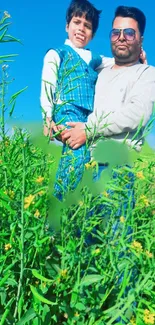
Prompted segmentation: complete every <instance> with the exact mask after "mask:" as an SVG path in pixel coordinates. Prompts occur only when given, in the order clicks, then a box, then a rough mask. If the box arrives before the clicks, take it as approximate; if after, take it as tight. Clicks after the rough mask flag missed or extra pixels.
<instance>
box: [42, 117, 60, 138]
mask: <svg viewBox="0 0 155 325" xmlns="http://www.w3.org/2000/svg"><path fill="white" fill-rule="evenodd" d="M63 128H64V126H63V125H56V124H55V123H54V122H53V121H51V118H50V117H47V118H46V125H44V131H43V132H44V135H45V136H49V137H50V140H51V141H54V137H53V131H54V132H55V133H58V132H60V131H61V130H62V129H63ZM56 139H57V140H59V141H62V138H61V133H60V134H58V135H57V136H56Z"/></svg>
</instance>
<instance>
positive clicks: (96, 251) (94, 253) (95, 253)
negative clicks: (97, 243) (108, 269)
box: [92, 248, 101, 255]
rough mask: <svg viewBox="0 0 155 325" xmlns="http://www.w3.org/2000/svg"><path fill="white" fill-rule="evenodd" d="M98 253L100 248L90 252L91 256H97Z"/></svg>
mask: <svg viewBox="0 0 155 325" xmlns="http://www.w3.org/2000/svg"><path fill="white" fill-rule="evenodd" d="M100 252H101V250H100V248H96V249H94V250H93V251H92V254H93V255H98V254H100Z"/></svg>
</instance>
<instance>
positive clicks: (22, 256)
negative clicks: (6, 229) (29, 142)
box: [14, 147, 26, 324]
mask: <svg viewBox="0 0 155 325" xmlns="http://www.w3.org/2000/svg"><path fill="white" fill-rule="evenodd" d="M25 161H26V158H25V147H23V179H22V192H21V194H22V197H21V236H20V237H21V262H20V277H19V283H18V290H17V299H16V306H15V311H14V320H15V321H16V317H17V312H18V303H19V299H20V296H21V289H22V282H23V275H24V196H25V180H26V166H25ZM14 324H15V323H14Z"/></svg>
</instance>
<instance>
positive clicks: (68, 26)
mask: <svg viewBox="0 0 155 325" xmlns="http://www.w3.org/2000/svg"><path fill="white" fill-rule="evenodd" d="M68 27H69V25H68V24H66V32H67V33H68Z"/></svg>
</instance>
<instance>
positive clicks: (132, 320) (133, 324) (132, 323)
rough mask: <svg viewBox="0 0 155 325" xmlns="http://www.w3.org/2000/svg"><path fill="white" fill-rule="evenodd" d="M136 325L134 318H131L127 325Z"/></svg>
mask: <svg viewBox="0 0 155 325" xmlns="http://www.w3.org/2000/svg"><path fill="white" fill-rule="evenodd" d="M130 324H131V325H136V318H135V317H132V318H131V319H130V323H129V325H130Z"/></svg>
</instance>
